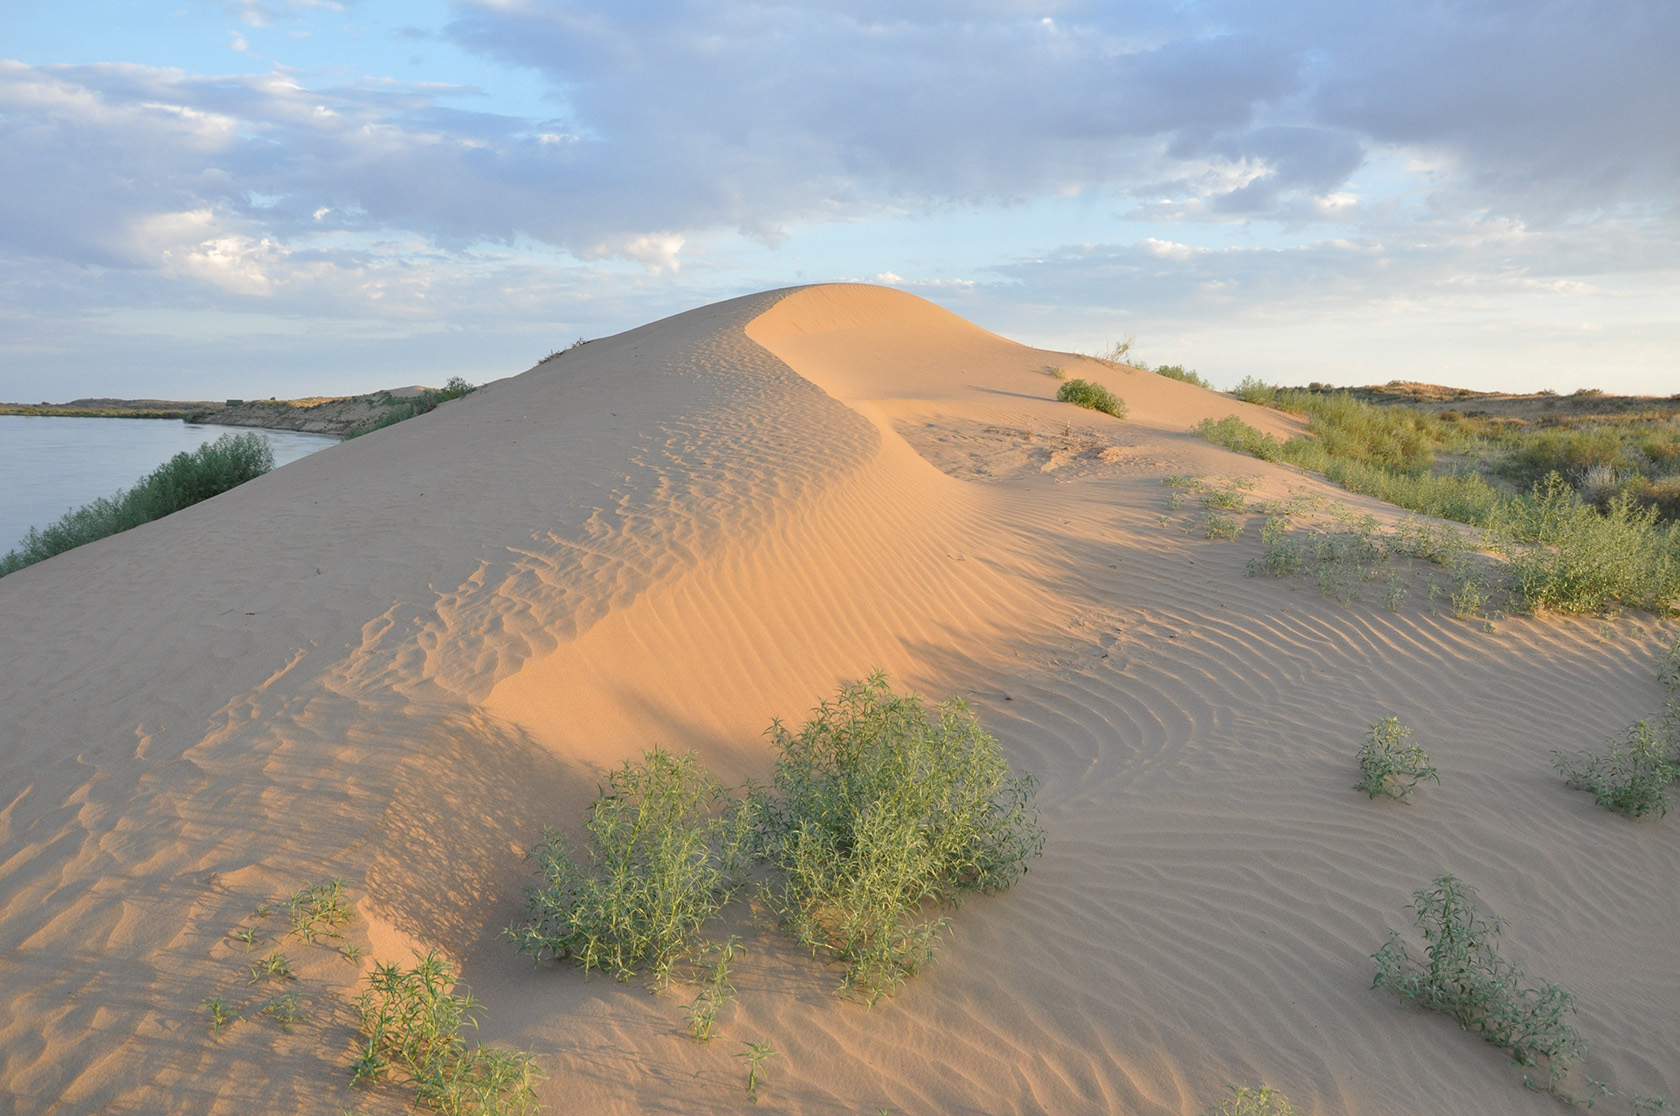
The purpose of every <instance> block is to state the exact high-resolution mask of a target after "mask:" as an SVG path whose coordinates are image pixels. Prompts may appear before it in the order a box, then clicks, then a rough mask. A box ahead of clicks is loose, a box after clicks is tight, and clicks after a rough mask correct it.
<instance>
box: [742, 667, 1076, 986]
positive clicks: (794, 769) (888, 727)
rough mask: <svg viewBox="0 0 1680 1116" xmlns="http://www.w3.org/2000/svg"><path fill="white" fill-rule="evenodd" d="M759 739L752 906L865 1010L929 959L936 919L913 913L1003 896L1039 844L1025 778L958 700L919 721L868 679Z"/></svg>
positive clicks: (921, 714)
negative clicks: (757, 879)
mask: <svg viewBox="0 0 1680 1116" xmlns="http://www.w3.org/2000/svg"><path fill="white" fill-rule="evenodd" d="M771 735H772V739H773V740H774V742H775V745H776V749H777V752H778V758H777V762H776V774H775V781H774V785H773V787H772V788H771V790H770V792H769V793H767V794H763V795H761V796H760V797H761V800H762V802H763V806H762V808H761V818H762V827H763V828H762V832H763V847H764V856H765V858H766V859H767V860H768V861H769V863H770V865H771V868H772V870H773V872H774V874H775V878H774V879H773V880H772V881H771V882H770V883H768V884H766V885H765V886H764V889H763V896H764V899H765V901H766V903H767V905H768V906H769V907H770V908H771V909H772V910H774V911H775V912H776V914H777V915H778V917H779V918H780V919H781V921H782V923H783V925H785V926H787V927H788V928H789V929H790V930H791V931H792V932H793V933H794V934H795V935H796V936H797V937H798V939H799V941H800V942H801V943H802V944H803V945H805V946H807V947H809V948H810V949H811V950H812V952H813V953H818V954H826V955H827V956H830V957H832V958H834V959H836V960H838V961H841V962H843V963H844V964H845V966H846V971H845V976H844V978H843V980H842V984H841V988H842V990H844V991H848V992H851V991H861V992H863V993H864V994H865V995H866V996H867V997H868V999H869V1001H870V1002H871V1003H873V1002H874V1001H875V1000H876V999H877V998H878V997H879V996H880V995H881V994H882V993H884V992H891V991H893V990H895V989H896V988H897V987H898V986H899V984H901V983H902V982H903V980H904V979H905V978H906V977H907V976H910V975H913V974H914V973H915V972H916V971H917V970H918V969H919V968H920V967H921V966H922V965H923V964H925V963H926V962H927V961H928V960H929V959H930V958H931V957H932V954H933V949H934V945H935V943H936V941H937V939H938V935H939V931H940V929H941V928H942V926H943V924H944V921H945V920H944V919H943V918H938V917H929V916H928V915H926V914H925V913H924V911H923V908H924V905H926V904H927V903H929V902H930V901H931V902H934V903H938V904H941V905H945V906H954V905H956V904H957V903H958V902H960V901H961V899H962V898H963V896H964V895H966V894H968V893H971V892H990V891H996V890H999V889H1001V888H1006V887H1008V886H1010V885H1011V884H1013V883H1014V882H1015V881H1016V880H1017V879H1018V878H1020V876H1021V874H1022V873H1023V872H1025V871H1026V862H1027V861H1028V860H1029V859H1030V858H1032V857H1035V856H1037V855H1038V854H1039V852H1040V850H1041V849H1042V847H1043V843H1044V831H1043V830H1042V829H1041V828H1039V825H1038V821H1037V816H1036V811H1035V810H1034V808H1033V806H1032V797H1033V786H1034V784H1033V780H1032V777H1031V776H1021V777H1017V776H1015V775H1014V774H1012V773H1011V772H1010V770H1009V764H1008V762H1007V761H1006V760H1005V759H1004V758H1003V754H1002V751H1001V750H1000V749H999V748H998V745H997V741H996V740H994V739H993V738H992V737H990V736H988V735H987V734H986V733H985V732H983V731H982V730H981V728H980V726H979V724H978V723H977V722H976V721H975V719H974V717H973V715H972V714H971V713H969V712H968V709H967V707H966V706H964V705H963V703H962V702H961V701H960V700H957V699H952V700H951V701H949V702H947V703H945V704H944V705H942V706H941V707H940V708H939V710H938V713H937V716H930V715H929V713H928V711H927V710H926V709H924V708H923V707H922V704H921V702H920V701H919V700H918V699H917V698H916V697H915V696H914V695H910V696H900V695H898V694H895V693H893V691H892V688H891V686H890V685H889V684H888V682H887V680H886V678H885V677H884V676H883V675H880V674H876V675H874V676H872V677H870V678H869V679H867V680H866V681H864V682H861V683H859V684H857V685H854V686H847V687H844V688H842V689H841V691H840V695H839V697H838V698H837V699H836V700H835V701H833V702H832V703H830V702H824V703H823V704H822V706H820V707H819V708H818V710H817V712H816V714H815V715H814V716H813V717H812V718H811V720H809V721H808V722H807V723H806V724H805V726H804V728H803V729H801V730H800V731H799V732H798V733H797V734H796V733H792V732H789V731H788V730H787V729H786V728H784V727H783V726H782V725H781V724H779V723H778V724H775V725H772V726H771Z"/></svg>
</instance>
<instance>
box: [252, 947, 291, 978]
mask: <svg viewBox="0 0 1680 1116" xmlns="http://www.w3.org/2000/svg"><path fill="white" fill-rule="evenodd" d="M250 971H251V979H250V980H248V981H246V982H245V983H246V984H247V985H251V984H257V983H259V982H261V981H265V980H296V979H297V975H296V974H295V973H293V972H292V959H291V958H290V957H287V956H286V955H285V954H284V953H282V952H280V951H279V950H277V949H276V950H270V951H269V953H268V955H267V956H266V957H263V958H262V959H261V960H258V961H253V962H251V965H250Z"/></svg>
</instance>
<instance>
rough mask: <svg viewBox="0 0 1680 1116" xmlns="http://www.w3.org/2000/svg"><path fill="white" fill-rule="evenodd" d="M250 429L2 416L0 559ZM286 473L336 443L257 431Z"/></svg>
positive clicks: (159, 421)
mask: <svg viewBox="0 0 1680 1116" xmlns="http://www.w3.org/2000/svg"><path fill="white" fill-rule="evenodd" d="M247 429H248V428H246V427H234V426H195V425H188V424H187V423H185V422H182V421H181V420H180V419H121V418H56V417H48V416H44V415H0V554H3V553H5V552H6V551H8V550H10V549H12V547H13V546H15V545H17V542H18V540H20V539H21V538H23V535H24V533H25V532H26V531H28V530H29V529H30V528H31V527H45V526H46V525H47V524H49V523H51V522H52V521H53V520H55V519H57V518H58V517H59V516H61V515H63V514H64V513H65V512H67V511H69V510H71V509H72V508H79V507H81V506H82V505H83V504H86V503H88V502H89V501H91V500H96V499H98V498H99V497H101V496H111V495H114V494H115V493H116V491H117V490H118V489H121V488H128V487H131V486H132V485H133V484H134V482H135V481H137V480H139V479H140V478H141V477H143V476H145V475H146V474H147V473H149V472H151V471H152V470H153V469H156V468H157V467H158V466H159V465H162V464H163V463H164V462H165V461H168V460H169V459H170V458H171V457H174V456H175V455H176V454H178V453H182V452H184V451H188V450H195V449H197V448H198V447H199V446H201V445H203V444H204V443H205V442H213V441H215V440H216V439H217V438H219V437H221V436H222V435H223V434H243V433H245V432H246V431H247ZM257 433H258V434H261V435H262V436H263V437H265V438H267V439H268V441H269V444H270V445H272V446H273V447H274V464H275V465H276V466H280V465H284V464H285V463H286V462H288V461H296V460H297V459H298V458H300V457H307V456H308V455H309V454H312V453H314V452H315V451H316V450H321V449H326V448H327V447H328V446H330V445H333V444H335V443H337V441H338V439H337V438H334V437H332V436H330V435H326V434H300V433H298V432H296V431H292V430H259V431H257Z"/></svg>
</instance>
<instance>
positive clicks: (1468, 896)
mask: <svg viewBox="0 0 1680 1116" xmlns="http://www.w3.org/2000/svg"><path fill="white" fill-rule="evenodd" d="M1475 895H1476V891H1475V888H1472V887H1470V886H1469V885H1467V884H1465V883H1463V882H1461V881H1459V880H1458V879H1456V878H1455V877H1453V876H1451V875H1444V876H1440V877H1438V878H1437V879H1436V880H1435V885H1434V887H1432V888H1425V889H1424V890H1422V891H1419V892H1417V893H1416V895H1414V896H1413V902H1412V910H1413V912H1414V913H1415V914H1416V916H1417V926H1418V929H1419V931H1420V932H1421V933H1422V934H1423V938H1424V941H1425V942H1426V943H1427V947H1428V948H1427V949H1426V950H1425V953H1424V956H1423V957H1422V958H1421V959H1420V958H1417V957H1415V956H1413V954H1412V952H1411V950H1409V949H1408V948H1407V946H1406V943H1405V941H1404V940H1403V939H1402V938H1401V936H1400V932H1399V931H1398V930H1390V931H1389V938H1388V942H1387V944H1386V945H1384V946H1383V948H1382V949H1380V950H1378V951H1377V952H1376V953H1374V954H1372V960H1374V961H1375V962H1376V964H1377V975H1376V978H1375V979H1374V980H1373V981H1372V985H1371V986H1372V987H1373V988H1388V989H1390V990H1392V991H1394V992H1396V993H1398V994H1399V995H1401V996H1404V997H1405V998H1407V999H1409V1000H1411V1001H1412V1002H1413V1003H1415V1004H1417V1005H1418V1006H1419V1007H1424V1008H1428V1009H1429V1010H1431V1011H1439V1012H1445V1013H1446V1014H1447V1015H1450V1016H1452V1017H1453V1018H1454V1019H1456V1020H1458V1022H1459V1024H1460V1025H1461V1026H1463V1027H1464V1028H1466V1029H1468V1030H1473V1031H1478V1032H1480V1033H1481V1035H1482V1037H1483V1038H1485V1039H1487V1041H1489V1042H1491V1043H1493V1044H1494V1045H1495V1046H1498V1047H1501V1048H1503V1049H1504V1050H1506V1051H1508V1052H1509V1053H1510V1054H1511V1057H1512V1058H1513V1059H1514V1060H1515V1061H1516V1062H1517V1063H1518V1064H1519V1065H1523V1066H1544V1067H1545V1069H1546V1071H1547V1085H1548V1087H1549V1088H1551V1089H1554V1090H1555V1089H1556V1088H1557V1085H1558V1083H1559V1082H1561V1081H1562V1080H1563V1078H1564V1076H1565V1075H1566V1074H1567V1073H1568V1072H1569V1069H1570V1066H1571V1064H1572V1063H1573V1062H1575V1061H1576V1060H1578V1059H1580V1058H1582V1057H1583V1056H1585V1054H1586V1045H1585V1043H1583V1042H1582V1040H1581V1036H1580V1034H1579V1032H1577V1031H1576V1030H1575V1027H1574V1026H1573V1025H1572V1024H1571V1023H1570V1021H1569V1017H1570V1016H1572V1015H1574V1013H1575V997H1574V996H1572V995H1571V994H1570V993H1568V992H1567V991H1565V990H1564V989H1562V988H1560V987H1559V986H1558V985H1556V984H1552V983H1549V982H1542V983H1541V984H1539V985H1538V986H1536V987H1529V986H1527V985H1526V980H1527V978H1526V977H1525V976H1524V975H1523V972H1522V970H1521V969H1520V968H1518V967H1517V965H1516V964H1514V963H1513V962H1511V961H1508V960H1506V959H1505V958H1504V957H1502V956H1500V954H1499V948H1498V939H1499V934H1500V931H1501V929H1502V928H1503V927H1504V925H1505V922H1504V920H1503V919H1501V918H1499V917H1498V916H1497V915H1494V914H1491V913H1484V912H1483V911H1482V910H1481V909H1480V908H1479V907H1478V906H1477V904H1476V899H1475Z"/></svg>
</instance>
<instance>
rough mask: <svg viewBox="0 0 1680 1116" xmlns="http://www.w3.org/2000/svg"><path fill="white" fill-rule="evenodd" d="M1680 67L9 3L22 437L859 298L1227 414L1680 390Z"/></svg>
mask: <svg viewBox="0 0 1680 1116" xmlns="http://www.w3.org/2000/svg"><path fill="white" fill-rule="evenodd" d="M1676 58H1680V4H1677V3H1675V2H1674V0H1591V2H1590V3H1589V2H1587V0H1555V2H1549V0H1523V2H1520V3H1519V2H1516V0H1456V2H1455V0H1431V2H1422V0H1419V2H1394V3H1380V4H1350V3H1347V2H1346V0H1336V2H1331V0H1274V2H1271V3H1256V2H1241V0H1225V2H1206V3H1204V2H1197V0H1177V2H1156V0H1104V2H1091V0H1044V2H1040V3H1033V4H1029V3H1022V2H1017V0H962V2H959V0H922V2H917V0H890V2H889V0H803V2H800V0H687V2H683V0H599V2H594V3H589V2H575V0H161V2H160V0H61V2H59V3H54V4H43V3H39V2H38V0H0V399H4V400H10V401H21V402H36V401H41V400H50V401H55V402H57V401H66V400H69V399H72V398H79V397H87V396H117V397H127V398H138V397H153V398H174V399H180V398H186V399H216V398H222V397H226V396H238V397H266V396H270V395H275V396H279V397H281V398H289V397H299V396H305V395H314V394H344V393H350V392H359V391H370V390H374V389H377V388H381V387H390V386H396V385H399V384H412V383H425V384H441V383H442V382H443V381H444V380H446V379H447V378H449V377H450V376H457V375H458V376H462V377H464V378H466V379H468V380H471V381H473V382H475V383H477V382H484V381H487V380H491V379H496V378H500V377H502V376H506V375H511V374H514V373H516V372H519V371H522V370H524V369H525V368H527V367H529V366H531V365H532V364H533V363H534V362H535V361H537V360H539V359H540V358H542V357H543V356H545V355H547V354H548V353H550V352H552V351H554V350H556V349H560V348H564V347H565V346H566V345H568V344H569V343H571V342H572V341H574V340H576V339H577V338H579V337H598V336H603V335H605V334H609V333H615V332H618V331H620V330H624V329H629V328H632V327H634V326H637V325H641V324H643V323H645V322H649V321H653V320H655V319H657V318H661V317H664V316H665V315H668V314H672V313H676V312H678V311H681V310H686V309H689V308H692V307H695V306H700V305H704V304H706V303H710V302H715V301H719V300H722V299H725V298H731V297H734V296H736V295H741V294H746V293H749V292H752V291H758V290H765V289H769V288H775V287H783V286H790V285H793V284H798V283H810V282H828V281H862V282H874V283H883V284H887V285H891V286H896V287H900V288H902V289H904V290H907V291H910V292H912V293H915V294H918V295H921V296H923V297H925V298H928V299H931V300H933V301H934V302H937V303H939V304H940V305H943V306H945V307H947V308H949V309H951V310H952V311H954V312H956V313H958V314H961V315H963V316H964V317H966V318H968V319H969V320H971V321H973V322H976V323H977V324H979V325H982V326H984V327H986V328H988V329H991V330H993V331H995V332H997V333H1001V334H1003V335H1004V336H1007V337H1011V338H1013V339H1015V340H1018V341H1023V342H1026V343H1028V344H1033V345H1039V346H1043V347H1046V348H1053V349H1060V350H1077V351H1084V352H1099V351H1102V350H1104V349H1106V348H1107V347H1108V346H1110V345H1112V344H1114V343H1116V342H1119V341H1122V340H1124V339H1126V338H1132V339H1133V345H1132V349H1131V352H1132V354H1133V356H1134V358H1136V359H1140V360H1141V361H1143V362H1144V363H1147V364H1149V365H1151V366H1153V365H1156V364H1164V363H1172V364H1182V365H1184V366H1186V367H1189V368H1194V369H1197V370H1198V371H1200V373H1201V374H1202V375H1203V376H1204V377H1205V378H1206V379H1208V380H1210V381H1211V382H1213V383H1214V384H1215V385H1217V386H1221V387H1227V386H1231V385H1233V384H1235V383H1236V382H1237V381H1238V380H1239V379H1241V378H1242V377H1244V376H1257V377H1260V378H1262V379H1266V380H1268V381H1272V382H1282V383H1292V384H1304V383H1307V382H1310V381H1319V382H1324V383H1332V384H1341V385H1350V384H1370V383H1383V382H1386V381H1388V380H1392V379H1415V380H1424V381H1429V382H1435V383H1447V384H1452V385H1455V386H1464V387H1471V388H1477V389H1483V390H1501V391H1532V390H1536V389H1539V388H1550V389H1552V390H1556V391H1560V392H1569V391H1573V390H1578V389H1581V388H1599V389H1602V390H1606V391H1613V392H1629V393H1643V394H1662V395H1668V394H1673V393H1675V392H1680V65H1676V63H1675V61H1674V60H1675V59H1676Z"/></svg>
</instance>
